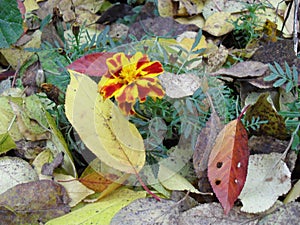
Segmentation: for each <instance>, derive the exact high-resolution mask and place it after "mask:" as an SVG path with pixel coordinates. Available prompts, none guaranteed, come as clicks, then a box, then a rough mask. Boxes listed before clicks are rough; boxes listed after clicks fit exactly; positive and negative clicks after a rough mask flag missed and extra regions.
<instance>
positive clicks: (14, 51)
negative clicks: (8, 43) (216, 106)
mask: <svg viewBox="0 0 300 225" xmlns="http://www.w3.org/2000/svg"><path fill="white" fill-rule="evenodd" d="M41 35H42V32H41V31H40V30H36V31H35V32H34V33H33V34H32V35H31V36H32V38H31V40H30V41H29V42H27V43H26V44H24V45H22V46H18V47H14V46H12V47H10V48H8V49H1V48H0V52H1V53H2V55H3V56H4V57H5V59H6V60H7V62H8V63H9V64H10V65H11V66H12V67H13V68H15V69H16V68H17V67H18V65H23V63H24V62H25V61H26V60H28V59H29V58H30V57H31V56H32V55H33V54H34V52H30V51H25V50H24V49H25V48H39V47H40V45H41ZM16 55H17V56H18V57H15V56H16Z"/></svg>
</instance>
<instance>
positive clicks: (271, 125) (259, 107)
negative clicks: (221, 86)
mask: <svg viewBox="0 0 300 225" xmlns="http://www.w3.org/2000/svg"><path fill="white" fill-rule="evenodd" d="M269 99H270V98H269V94H268V93H264V94H261V95H260V97H259V98H258V100H257V101H256V103H255V104H253V105H252V106H250V107H249V108H248V110H247V112H246V116H245V119H246V120H248V121H251V120H252V118H253V117H254V118H257V117H259V119H260V120H261V121H262V120H267V121H268V123H266V124H262V125H260V127H259V129H257V130H255V131H252V132H253V133H254V134H256V135H268V136H272V137H275V138H278V139H281V140H285V139H287V138H288V132H287V129H286V127H285V122H284V119H283V117H282V116H281V115H279V114H278V113H277V111H276V110H275V107H274V104H273V102H272V100H269Z"/></svg>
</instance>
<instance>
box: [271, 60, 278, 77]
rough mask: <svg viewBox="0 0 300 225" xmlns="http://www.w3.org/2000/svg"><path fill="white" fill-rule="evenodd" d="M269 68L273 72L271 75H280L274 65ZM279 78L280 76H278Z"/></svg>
mask: <svg viewBox="0 0 300 225" xmlns="http://www.w3.org/2000/svg"><path fill="white" fill-rule="evenodd" d="M269 68H270V70H271V73H274V74H276V75H277V74H278V72H277V70H276V69H275V67H274V66H273V65H272V64H270V63H269ZM277 76H278V75H277Z"/></svg>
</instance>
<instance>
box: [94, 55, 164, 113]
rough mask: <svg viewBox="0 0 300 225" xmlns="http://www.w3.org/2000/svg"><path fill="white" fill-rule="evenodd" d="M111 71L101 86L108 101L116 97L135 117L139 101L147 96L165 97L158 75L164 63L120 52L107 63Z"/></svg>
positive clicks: (99, 85)
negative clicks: (135, 106)
mask: <svg viewBox="0 0 300 225" xmlns="http://www.w3.org/2000/svg"><path fill="white" fill-rule="evenodd" d="M106 64H107V67H108V71H107V73H106V74H104V75H103V76H102V78H101V81H100V82H99V84H98V87H99V92H100V94H101V95H102V96H103V97H104V98H111V97H115V100H116V101H117V102H118V106H119V107H120V109H121V110H122V111H123V112H124V113H125V114H126V115H129V114H134V113H135V111H134V108H133V106H134V104H135V102H136V101H137V99H138V100H139V101H140V102H144V101H146V97H147V96H149V97H152V98H153V99H155V98H163V96H164V95H165V92H164V90H163V88H162V86H161V85H160V84H159V80H158V78H157V77H156V76H158V75H159V74H161V73H163V72H164V69H163V67H162V65H161V63H160V62H158V61H154V62H150V60H149V58H148V56H147V55H143V54H142V53H141V52H137V53H136V54H135V55H133V56H131V57H130V56H126V55H125V54H124V53H116V54H115V55H113V57H112V58H108V59H107V60H106Z"/></svg>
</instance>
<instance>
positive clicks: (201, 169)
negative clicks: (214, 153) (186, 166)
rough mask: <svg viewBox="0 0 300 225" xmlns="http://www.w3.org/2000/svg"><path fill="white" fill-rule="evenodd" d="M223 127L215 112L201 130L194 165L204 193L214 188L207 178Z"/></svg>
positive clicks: (199, 184) (200, 188) (200, 187)
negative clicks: (214, 149) (208, 168)
mask: <svg viewBox="0 0 300 225" xmlns="http://www.w3.org/2000/svg"><path fill="white" fill-rule="evenodd" d="M223 127H224V125H222V123H221V120H220V118H219V117H218V114H217V113H216V112H215V111H214V112H212V114H211V116H210V118H209V119H208V121H207V122H206V126H205V127H204V128H202V129H201V131H200V134H199V135H198V138H197V142H196V145H195V150H194V155H193V164H194V168H195V172H196V175H197V177H198V179H199V181H198V187H199V190H200V191H202V192H211V191H212V187H211V185H210V184H209V181H208V177H207V167H208V159H209V155H210V153H211V150H212V148H213V146H214V143H215V140H216V137H217V135H218V133H219V132H220V131H221V130H222V128H223Z"/></svg>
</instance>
